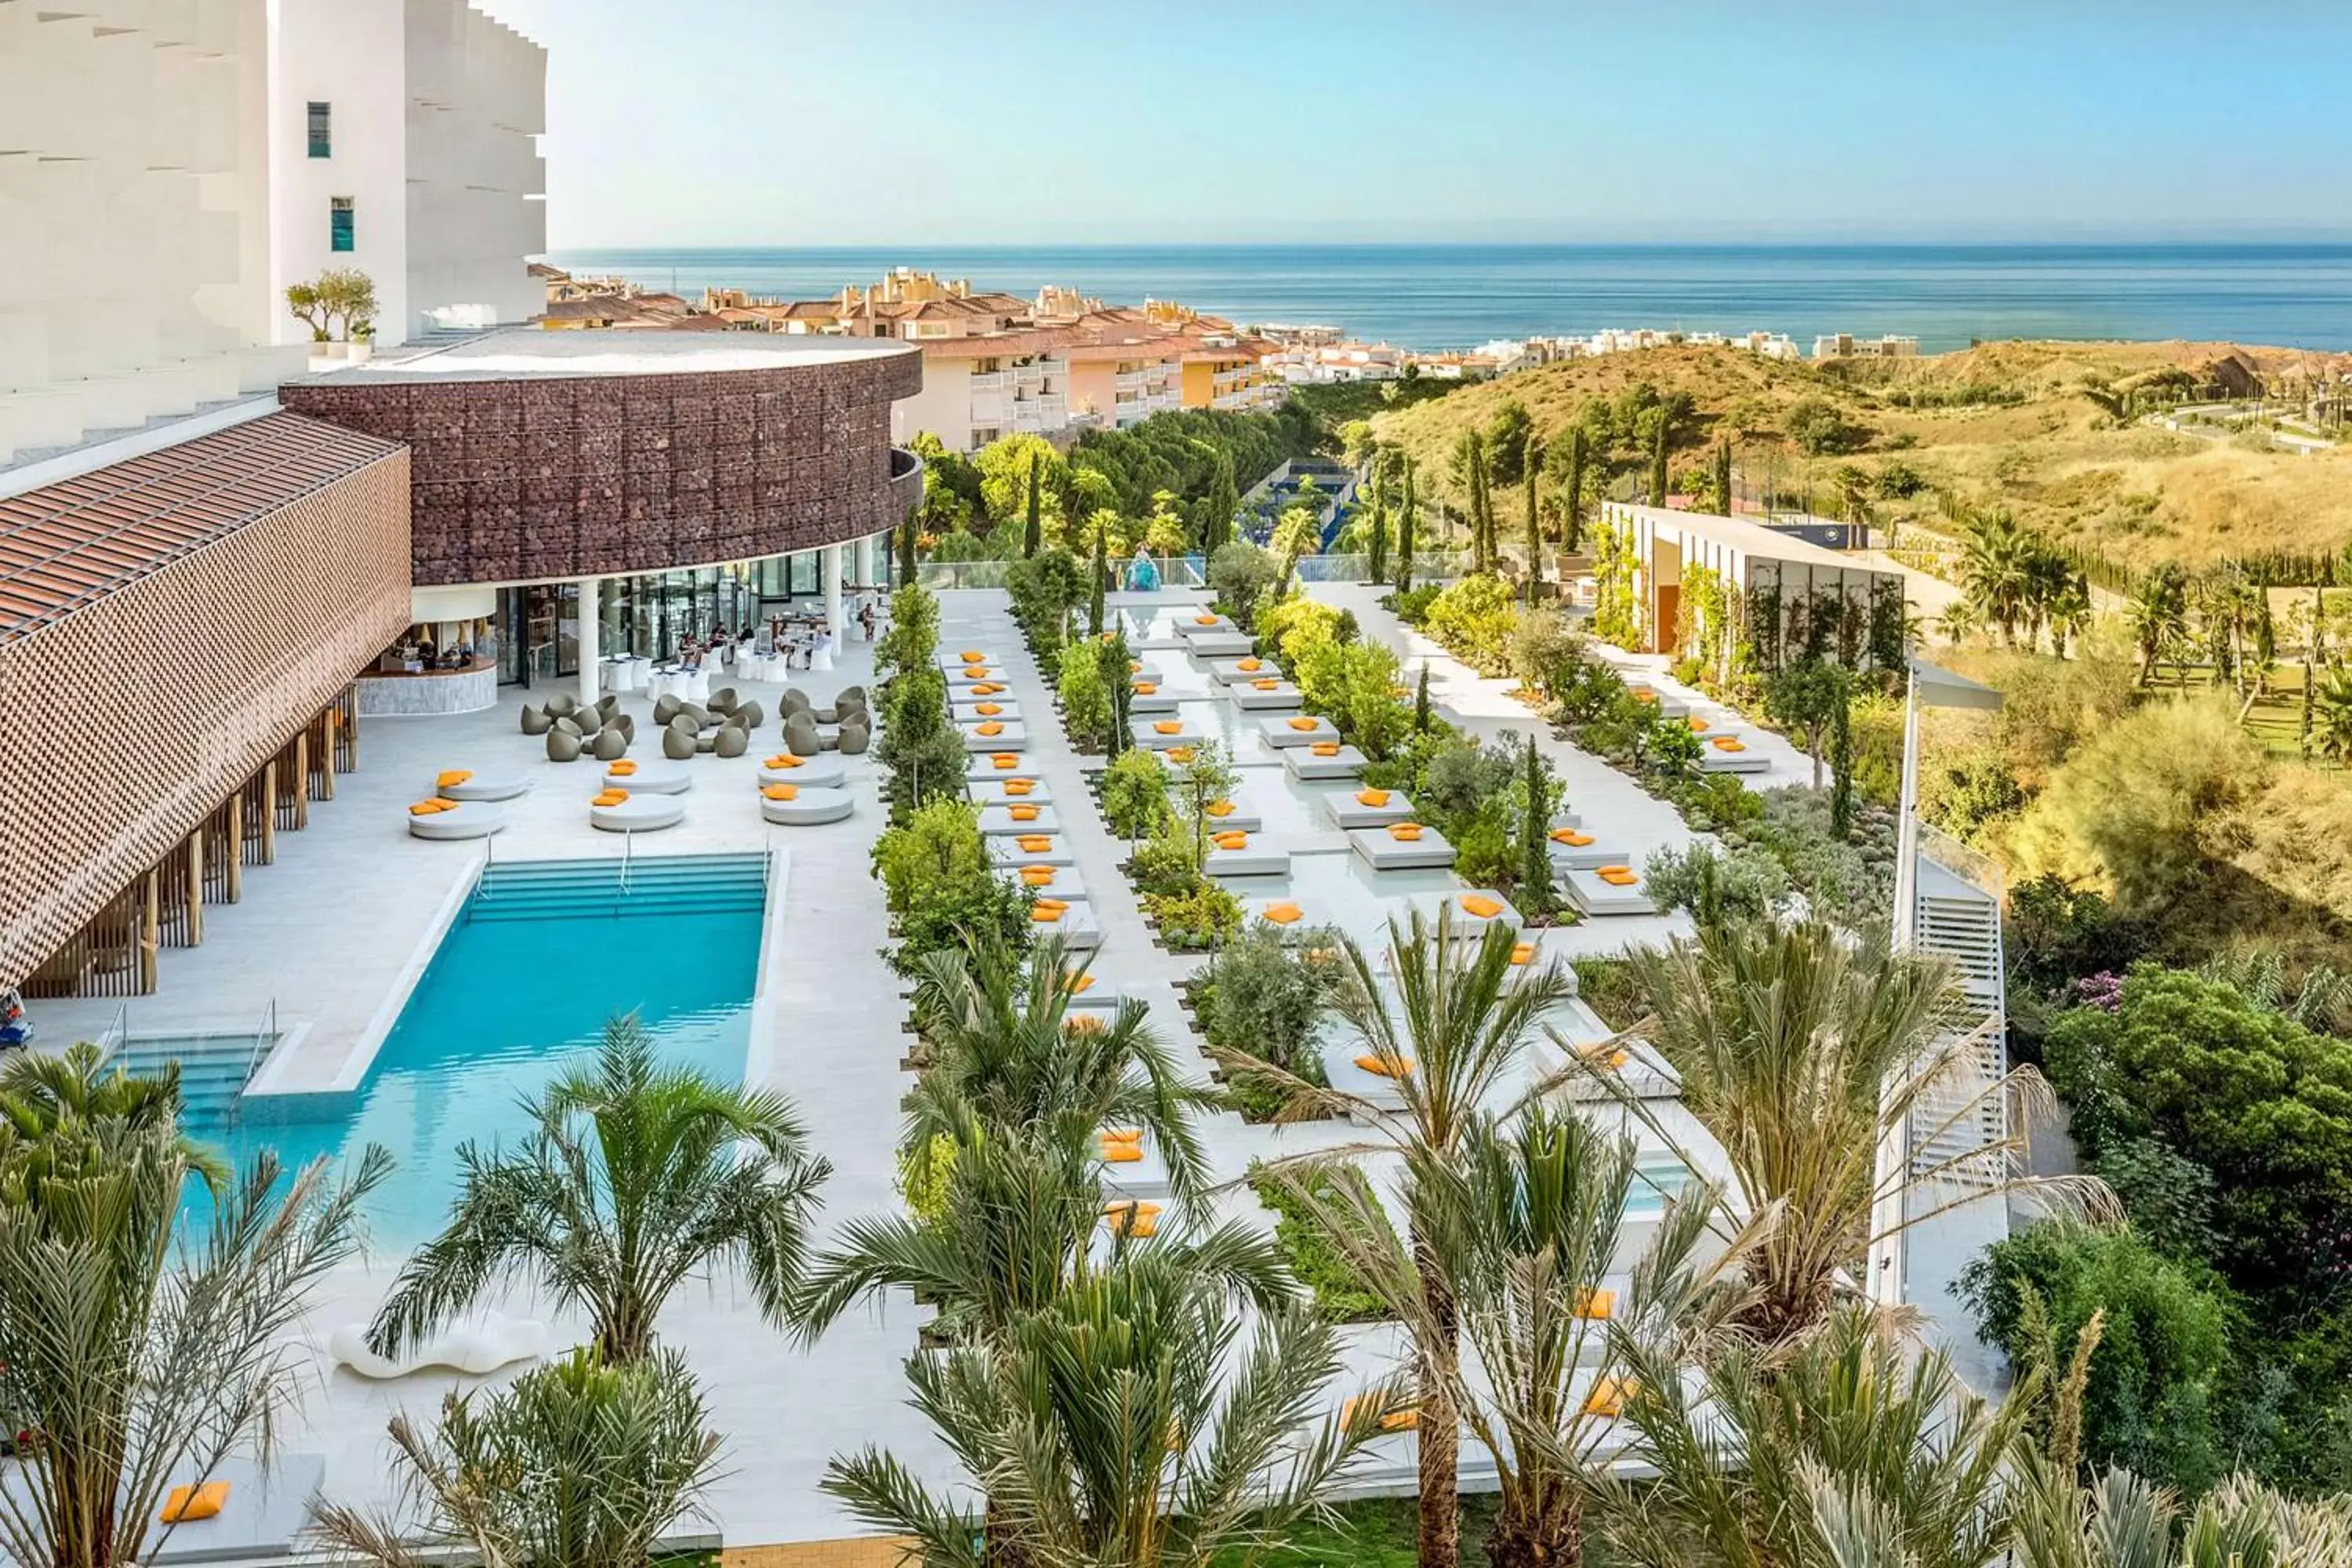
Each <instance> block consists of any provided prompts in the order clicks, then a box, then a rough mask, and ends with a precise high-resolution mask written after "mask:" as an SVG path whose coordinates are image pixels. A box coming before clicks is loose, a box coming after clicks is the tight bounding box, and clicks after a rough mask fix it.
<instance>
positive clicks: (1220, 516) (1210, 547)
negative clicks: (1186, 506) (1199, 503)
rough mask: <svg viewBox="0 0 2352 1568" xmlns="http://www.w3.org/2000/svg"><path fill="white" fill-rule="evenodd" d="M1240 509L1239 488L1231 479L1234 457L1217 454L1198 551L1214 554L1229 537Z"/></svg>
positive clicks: (1231, 535) (1221, 453)
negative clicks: (1215, 469)
mask: <svg viewBox="0 0 2352 1568" xmlns="http://www.w3.org/2000/svg"><path fill="white" fill-rule="evenodd" d="M1241 507H1242V497H1241V489H1240V486H1239V485H1237V484H1236V483H1235V482H1234V455H1233V454H1232V453H1231V452H1222V451H1221V452H1219V453H1218V454H1217V471H1216V475H1215V478H1214V479H1213V481H1212V482H1211V484H1210V486H1209V515H1208V517H1207V518H1206V519H1205V520H1203V524H1202V529H1201V549H1202V552H1203V553H1206V554H1212V555H1213V554H1215V553H1216V550H1217V546H1219V545H1221V544H1223V543H1224V542H1226V541H1227V540H1229V539H1231V538H1232V537H1233V532H1234V513H1235V512H1237V511H1239V510H1241Z"/></svg>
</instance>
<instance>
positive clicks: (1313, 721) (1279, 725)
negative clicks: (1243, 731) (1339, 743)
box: [1257, 713, 1339, 751]
mask: <svg viewBox="0 0 2352 1568" xmlns="http://www.w3.org/2000/svg"><path fill="white" fill-rule="evenodd" d="M1257 727H1258V732H1259V733H1261V734H1263V735H1264V736H1265V743H1266V744H1267V745H1269V746H1272V747H1274V748H1276V750H1278V751H1288V750H1289V749H1290V748H1291V747H1293V746H1311V745H1313V744H1314V743H1315V742H1318V741H1336V740H1338V739H1339V730H1338V728H1337V727H1336V726H1334V725H1333V724H1332V722H1331V721H1330V720H1328V719H1326V718H1323V717H1321V716H1320V715H1316V714H1307V713H1293V714H1291V715H1290V716H1288V717H1287V718H1280V719H1261V720H1259V721H1258V725H1257Z"/></svg>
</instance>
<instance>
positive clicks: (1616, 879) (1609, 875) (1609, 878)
mask: <svg viewBox="0 0 2352 1568" xmlns="http://www.w3.org/2000/svg"><path fill="white" fill-rule="evenodd" d="M1594 875H1596V876H1598V877H1599V878H1600V879H1601V880H1602V881H1604V882H1606V883H1608V884H1609V885H1610V886H1611V887H1612V888H1632V887H1636V886H1639V885H1640V883H1641V880H1642V879H1641V878H1639V877H1636V876H1635V875H1633V872H1631V871H1599V872H1595V873H1594Z"/></svg>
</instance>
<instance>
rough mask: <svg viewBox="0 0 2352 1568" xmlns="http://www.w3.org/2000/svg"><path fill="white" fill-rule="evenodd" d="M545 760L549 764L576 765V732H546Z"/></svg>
mask: <svg viewBox="0 0 2352 1568" xmlns="http://www.w3.org/2000/svg"><path fill="white" fill-rule="evenodd" d="M547 760H548V761H549V762H551V763H576V762H578V761H579V760H580V736H579V733H578V731H571V732H568V733H567V732H566V731H562V730H550V731H548V732H547Z"/></svg>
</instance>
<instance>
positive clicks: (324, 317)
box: [286, 267, 378, 343]
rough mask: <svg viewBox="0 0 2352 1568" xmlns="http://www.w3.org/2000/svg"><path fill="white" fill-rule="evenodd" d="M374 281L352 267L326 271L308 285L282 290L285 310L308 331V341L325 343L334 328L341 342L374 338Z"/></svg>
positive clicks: (297, 285)
mask: <svg viewBox="0 0 2352 1568" xmlns="http://www.w3.org/2000/svg"><path fill="white" fill-rule="evenodd" d="M377 309H378V306H377V304H376V298H375V280H374V279H372V278H370V277H369V276H368V275H367V274H366V273H364V272H362V271H361V270H360V269H359V268H355V267H330V268H327V269H326V270H325V271H324V272H321V273H320V274H319V276H318V277H316V278H314V279H310V281H308V282H301V283H289V284H288V285H287V286H286V310H287V313H288V314H289V315H291V316H292V317H293V318H294V319H295V320H296V321H299V322H301V323H302V324H303V325H304V326H306V327H308V328H310V341H311V342H320V343H323V342H331V341H332V340H333V339H334V337H335V331H336V328H337V327H338V326H340V327H341V329H342V340H343V341H344V342H351V341H353V340H362V341H363V340H365V339H368V338H372V337H373V336H374V335H375V313H376V310H377Z"/></svg>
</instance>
